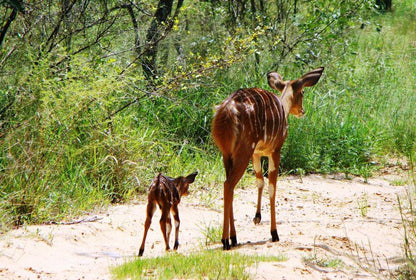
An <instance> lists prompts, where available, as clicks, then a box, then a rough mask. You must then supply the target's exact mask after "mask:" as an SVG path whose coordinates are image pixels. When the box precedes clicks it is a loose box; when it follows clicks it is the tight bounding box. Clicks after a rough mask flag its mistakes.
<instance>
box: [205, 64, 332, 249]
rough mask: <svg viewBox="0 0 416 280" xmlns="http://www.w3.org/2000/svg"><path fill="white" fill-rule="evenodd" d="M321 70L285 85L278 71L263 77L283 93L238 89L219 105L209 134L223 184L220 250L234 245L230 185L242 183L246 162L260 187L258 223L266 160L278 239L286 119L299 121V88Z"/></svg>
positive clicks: (312, 81) (274, 235) (313, 80)
mask: <svg viewBox="0 0 416 280" xmlns="http://www.w3.org/2000/svg"><path fill="white" fill-rule="evenodd" d="M323 71H324V68H323V67H321V68H317V69H315V70H313V71H311V72H309V73H307V74H305V75H303V76H302V77H300V78H299V79H297V80H291V81H283V80H282V77H281V76H280V75H279V74H278V73H276V72H270V73H268V74H267V79H268V83H269V85H270V86H271V87H272V88H273V89H277V90H278V91H280V92H281V93H282V95H281V96H280V97H278V96H276V95H275V94H273V93H271V92H268V91H266V90H264V89H260V88H248V89H239V90H237V91H235V92H234V93H232V94H231V95H230V96H229V97H228V98H227V99H225V100H224V101H223V102H222V103H221V104H220V105H219V106H218V107H217V110H216V113H215V116H214V120H213V123H212V136H213V138H214V141H215V143H216V144H217V146H218V148H219V149H220V151H221V153H222V156H223V162H224V168H225V175H226V180H225V182H224V224H223V232H222V240H221V241H222V244H223V249H224V250H229V249H230V242H229V239H231V246H236V245H237V235H236V231H235V226H234V213H233V194H234V187H235V186H236V184H237V183H238V181H239V180H240V179H241V177H242V176H243V174H244V171H245V170H246V168H247V165H248V163H249V161H250V158H251V159H252V161H253V167H254V171H255V174H256V182H257V187H258V198H257V211H256V215H255V217H254V219H253V221H254V223H255V224H258V223H260V220H261V214H260V208H261V196H262V192H263V187H264V179H263V174H262V168H261V162H260V158H261V157H262V156H267V157H268V158H269V198H270V211H271V225H270V231H271V235H272V241H273V242H275V241H279V236H278V234H277V230H276V215H275V198H276V180H277V176H278V172H279V164H280V150H281V148H282V145H283V142H284V141H285V139H286V136H287V129H288V122H287V119H288V116H289V114H293V115H295V116H296V117H298V118H300V117H302V116H303V115H304V114H305V111H304V110H303V107H302V99H303V89H304V88H305V87H311V86H313V85H315V84H316V83H317V82H318V80H319V78H320V77H321V75H322V72H323Z"/></svg>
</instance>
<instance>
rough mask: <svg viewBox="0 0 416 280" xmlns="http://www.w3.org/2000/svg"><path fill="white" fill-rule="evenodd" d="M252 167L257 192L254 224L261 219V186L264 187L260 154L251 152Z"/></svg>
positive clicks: (258, 222)
mask: <svg viewBox="0 0 416 280" xmlns="http://www.w3.org/2000/svg"><path fill="white" fill-rule="evenodd" d="M252 161H253V168H254V172H255V173H256V184H257V189H258V194H257V210H256V215H255V216H254V219H253V222H254V224H256V225H257V224H260V221H261V197H262V195H263V188H264V178H263V172H262V169H261V157H260V155H257V154H253V158H252Z"/></svg>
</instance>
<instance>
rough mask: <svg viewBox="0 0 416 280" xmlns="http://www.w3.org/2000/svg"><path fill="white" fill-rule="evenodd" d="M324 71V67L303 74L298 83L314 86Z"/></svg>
mask: <svg viewBox="0 0 416 280" xmlns="http://www.w3.org/2000/svg"><path fill="white" fill-rule="evenodd" d="M322 72H324V67H319V68H316V69H315V70H312V71H311V72H309V73H306V74H305V75H303V76H302V77H301V78H300V79H299V80H298V83H300V85H301V86H302V87H311V86H314V85H316V83H317V82H318V81H319V78H321V75H322Z"/></svg>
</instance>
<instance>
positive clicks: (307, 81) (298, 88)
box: [267, 67, 324, 118]
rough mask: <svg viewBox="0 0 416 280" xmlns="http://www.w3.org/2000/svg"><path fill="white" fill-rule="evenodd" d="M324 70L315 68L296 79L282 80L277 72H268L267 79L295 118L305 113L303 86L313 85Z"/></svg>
mask: <svg viewBox="0 0 416 280" xmlns="http://www.w3.org/2000/svg"><path fill="white" fill-rule="evenodd" d="M323 71H324V68H323V67H320V68H317V69H315V70H313V71H311V72H309V73H307V74H305V75H303V76H302V77H300V78H299V79H297V80H289V81H283V79H282V76H280V74H279V73H277V72H269V73H268V74H267V81H268V83H269V85H270V87H271V88H273V89H277V90H278V91H280V92H281V93H282V96H281V99H282V103H283V106H284V108H285V110H287V112H288V113H290V114H292V115H294V116H295V117H297V118H301V117H303V116H304V115H305V110H304V109H303V92H304V88H305V87H311V86H314V85H315V84H316V83H317V82H318V81H319V78H320V77H321V75H322V72H323Z"/></svg>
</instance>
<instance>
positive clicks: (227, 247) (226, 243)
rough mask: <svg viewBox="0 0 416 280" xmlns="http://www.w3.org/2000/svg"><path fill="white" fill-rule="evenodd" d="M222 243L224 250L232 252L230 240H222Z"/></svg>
mask: <svg viewBox="0 0 416 280" xmlns="http://www.w3.org/2000/svg"><path fill="white" fill-rule="evenodd" d="M221 242H222V249H223V250H230V249H231V246H230V241H229V240H228V239H221Z"/></svg>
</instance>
